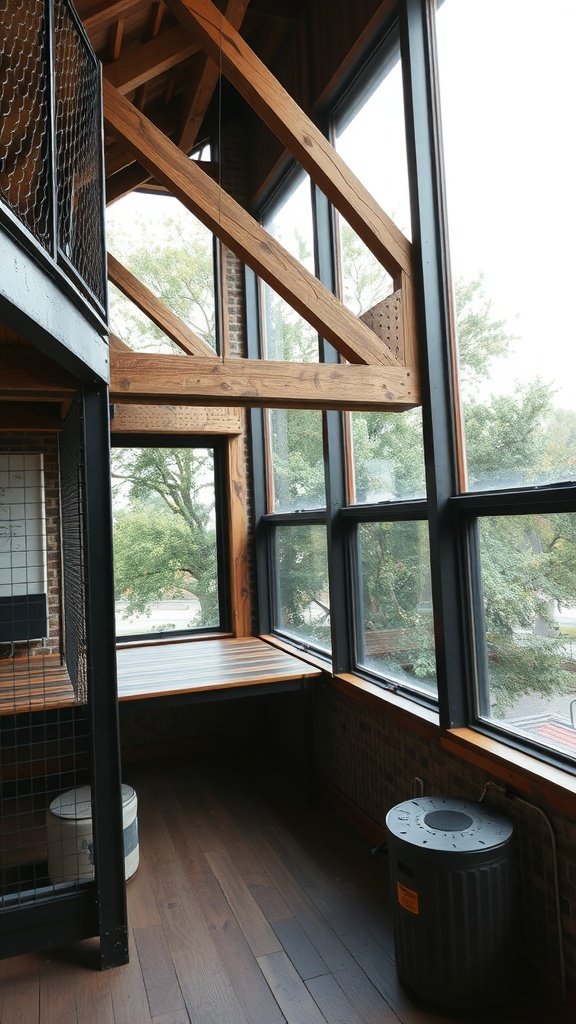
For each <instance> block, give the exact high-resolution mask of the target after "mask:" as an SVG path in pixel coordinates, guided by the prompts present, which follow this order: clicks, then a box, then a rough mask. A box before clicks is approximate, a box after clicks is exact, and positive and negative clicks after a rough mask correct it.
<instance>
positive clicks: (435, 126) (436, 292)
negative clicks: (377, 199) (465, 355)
mask: <svg viewBox="0 0 576 1024" xmlns="http://www.w3.org/2000/svg"><path fill="white" fill-rule="evenodd" d="M399 8H400V12H399V13H400V46H401V55H402V74H403V82H404V105H405V118H406V142H407V151H408V168H409V174H410V196H411V214H412V227H413V235H414V244H413V253H414V273H415V285H416V298H417V312H418V326H419V334H420V338H421V341H422V344H421V350H420V358H421V369H422V374H421V376H422V393H423V420H424V445H425V452H426V483H427V492H428V508H429V530H430V554H431V570H432V598H433V604H434V632H435V638H436V661H437V678H438V702H439V710H440V723H441V725H442V726H444V727H449V726H457V725H463V724H465V723H466V722H467V719H468V710H469V703H470V702H469V694H470V686H469V685H463V683H468V684H469V683H470V671H471V663H472V662H471V655H470V650H469V648H468V639H467V637H468V633H467V630H466V629H465V625H466V620H465V612H464V602H463V593H462V584H463V579H464V574H465V559H464V558H463V557H462V552H461V550H460V548H459V536H458V524H457V519H456V516H455V514H454V511H453V509H451V507H450V499H451V498H452V497H453V496H454V495H455V494H456V493H457V483H458V479H457V463H456V452H455V440H454V439H455V424H454V402H453V389H452V380H453V377H452V364H451V345H450V328H449V304H448V287H449V267H448V257H447V245H446V225H445V216H444V190H443V180H442V150H441V139H440V116H439V97H438V91H437V80H436V66H435V56H436V54H435V38H434V4H433V0H401V2H400V5H399Z"/></svg>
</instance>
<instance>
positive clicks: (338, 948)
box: [250, 836, 398, 1024]
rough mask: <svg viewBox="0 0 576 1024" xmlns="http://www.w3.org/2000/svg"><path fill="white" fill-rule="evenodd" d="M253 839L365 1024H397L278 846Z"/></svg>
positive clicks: (285, 895) (277, 884)
mask: <svg viewBox="0 0 576 1024" xmlns="http://www.w3.org/2000/svg"><path fill="white" fill-rule="evenodd" d="M250 843H251V845H252V848H253V850H254V853H255V855H256V856H258V857H259V859H260V860H261V861H262V863H264V864H266V870H267V872H268V874H269V876H270V878H271V879H272V881H273V882H274V884H275V885H276V886H277V888H278V889H279V890H280V892H281V894H282V896H283V897H284V899H285V900H286V902H287V903H288V906H289V907H290V908H291V909H292V912H293V914H294V916H295V917H296V918H297V920H298V921H299V922H300V924H301V925H302V927H303V929H304V931H305V932H306V934H307V935H308V937H309V939H310V941H311V942H312V943H313V945H314V946H315V947H316V949H317V950H318V952H319V954H320V956H321V957H322V959H323V960H324V962H325V963H326V965H327V966H328V967H329V969H330V971H331V973H332V974H333V975H334V977H335V978H336V980H337V981H338V983H339V985H340V987H341V988H342V990H343V991H344V993H345V994H346V996H347V998H348V999H349V1000H350V1002H351V1003H352V1005H353V1006H354V1008H355V1009H356V1011H357V1012H358V1013H359V1014H360V1017H361V1018H362V1020H364V1021H365V1022H366V1024H398V1018H397V1016H396V1014H395V1013H394V1012H393V1010H391V1008H390V1007H389V1005H388V1003H387V1002H386V1000H385V999H384V998H383V997H382V996H381V995H380V993H379V992H378V991H377V989H376V988H375V986H374V985H373V984H372V983H371V981H369V979H368V978H367V976H366V974H365V973H364V971H363V970H362V969H361V967H360V966H359V965H358V964H357V963H356V960H355V959H354V957H353V956H352V955H351V954H350V953H349V952H348V950H347V949H346V947H345V945H344V944H343V943H342V941H341V940H340V937H339V936H338V935H337V933H335V932H334V931H333V929H332V928H331V927H330V926H329V925H328V923H327V922H326V921H324V918H323V917H322V916H321V914H320V913H319V912H318V911H317V909H316V907H314V905H313V903H312V901H311V900H310V899H309V897H308V895H307V894H306V893H305V892H304V891H303V890H302V888H301V886H300V885H299V884H298V883H297V882H296V880H295V879H294V878H293V876H292V874H291V873H290V871H289V870H288V869H287V868H286V866H285V865H284V863H283V862H282V860H281V858H279V857H278V855H277V854H276V852H275V850H274V849H273V848H272V847H271V846H270V844H269V843H268V842H267V841H266V839H265V838H263V837H260V836H251V837H250Z"/></svg>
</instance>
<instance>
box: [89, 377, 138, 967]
mask: <svg viewBox="0 0 576 1024" xmlns="http://www.w3.org/2000/svg"><path fill="white" fill-rule="evenodd" d="M108 409H109V406H108V388H107V387H106V385H104V384H99V385H96V386H94V387H87V388H86V389H85V393H84V446H85V492H86V523H85V542H86V550H85V573H86V648H87V675H88V705H89V713H90V719H91V731H92V828H93V839H94V860H95V866H96V898H97V902H98V919H99V934H100V966H101V967H102V968H107V967H117V966H119V965H120V964H125V963H127V962H128V930H127V917H126V892H125V884H124V841H123V838H124V837H123V828H122V796H121V769H120V742H119V724H118V699H117V685H116V628H115V621H114V570H113V560H112V505H111V479H110V425H109V418H108Z"/></svg>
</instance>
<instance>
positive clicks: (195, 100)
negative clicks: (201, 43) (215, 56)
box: [178, 0, 250, 153]
mask: <svg viewBox="0 0 576 1024" xmlns="http://www.w3.org/2000/svg"><path fill="white" fill-rule="evenodd" d="M249 2H250V0H227V2H226V7H225V8H224V16H225V17H226V20H227V21H228V22H229V23H230V24H231V25H233V26H234V28H235V29H239V28H240V26H241V24H242V22H243V20H244V15H245V13H246V8H247V7H248V4H249ZM219 77H220V64H219V62H218V61H216V62H215V63H214V62H213V60H210V58H209V57H208V56H204V58H203V61H202V64H201V67H200V69H199V71H198V72H197V73H196V75H195V76H194V79H193V82H192V86H191V88H190V90H189V92H188V96H187V100H186V103H185V111H186V113H185V114H184V118H183V121H182V126H181V130H180V136H179V139H178V145H179V147H180V149H182V150H183V151H184V152H185V153H189V152H190V150H191V149H192V147H193V145H194V143H195V142H196V139H197V138H198V134H199V132H200V129H201V127H202V122H203V121H204V118H205V117H206V114H207V111H208V107H209V106H210V101H211V100H212V97H213V95H214V90H215V89H216V86H217V85H218V79H219Z"/></svg>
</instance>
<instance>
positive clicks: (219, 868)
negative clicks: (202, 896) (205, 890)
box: [206, 850, 282, 958]
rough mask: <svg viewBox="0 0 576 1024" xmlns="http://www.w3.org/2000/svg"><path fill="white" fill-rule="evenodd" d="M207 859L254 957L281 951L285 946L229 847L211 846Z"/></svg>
mask: <svg viewBox="0 0 576 1024" xmlns="http://www.w3.org/2000/svg"><path fill="white" fill-rule="evenodd" d="M206 859H207V860H208V863H209V864H210V867H211V868H212V871H213V873H214V876H215V877H216V878H217V879H218V882H219V884H220V887H221V889H222V892H223V893H224V895H225V896H226V899H227V900H228V903H229V904H230V907H231V908H232V911H233V913H234V916H235V918H236V920H237V921H238V923H239V925H240V927H241V929H242V931H243V933H244V936H245V938H246V941H247V942H248V945H249V946H250V949H251V950H252V952H253V954H254V956H255V957H257V958H258V957H260V956H264V955H266V954H267V953H278V952H280V951H281V949H282V946H281V944H280V942H279V940H278V937H277V935H276V934H275V933H274V930H273V929H272V928H271V926H270V925H269V924H268V921H267V920H266V918H265V917H264V914H263V913H262V911H261V910H260V907H259V906H258V904H257V902H256V900H255V899H254V897H253V896H252V894H251V892H250V890H249V889H248V886H247V885H246V884H245V883H244V881H243V879H242V878H241V877H240V876H239V875H238V873H237V871H236V868H235V866H234V862H233V861H232V859H231V857H230V854H229V853H228V851H227V850H211V851H209V852H207V853H206Z"/></svg>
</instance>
